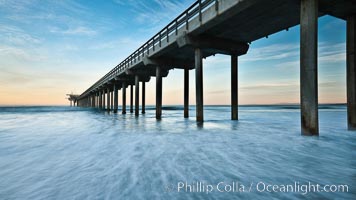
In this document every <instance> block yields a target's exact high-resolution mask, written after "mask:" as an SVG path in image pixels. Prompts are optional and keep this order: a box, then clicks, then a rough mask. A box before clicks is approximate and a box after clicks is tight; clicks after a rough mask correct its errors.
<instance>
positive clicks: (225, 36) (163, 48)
mask: <svg viewBox="0 0 356 200" xmlns="http://www.w3.org/2000/svg"><path fill="white" fill-rule="evenodd" d="M324 15H331V16H334V17H337V18H340V19H343V20H346V21H347V41H346V43H347V48H346V54H347V58H346V62H347V66H346V68H347V70H346V71H347V77H346V79H347V81H346V82H347V86H346V88H347V120H348V128H349V129H350V130H356V72H355V70H356V69H355V60H356V54H355V51H356V49H355V48H356V45H355V44H356V40H355V37H356V33H355V29H356V3H355V1H353V0H337V1H335V0H271V1H266V0H198V1H196V2H195V3H194V4H192V5H191V6H190V7H189V8H188V9H186V10H185V11H184V12H183V13H182V14H180V15H179V16H178V17H177V18H175V19H174V20H173V21H172V22H171V23H169V24H168V25H167V26H166V27H164V28H163V29H162V30H161V31H159V32H158V33H157V34H156V35H154V36H153V37H152V38H151V39H149V40H148V41H147V42H146V43H144V44H143V45H142V46H141V47H140V48H138V49H137V50H136V51H135V52H133V53H132V54H131V55H130V56H128V57H127V58H126V59H125V60H123V61H122V62H121V63H119V64H118V65H117V66H115V67H114V68H113V69H112V70H110V71H109V72H108V73H107V74H106V75H105V76H103V77H102V78H101V79H99V80H98V81H97V82H95V83H94V84H93V85H92V86H91V87H89V88H88V89H87V90H86V91H85V92H83V93H82V94H81V95H80V96H79V97H77V98H76V99H77V103H78V106H82V107H95V108H98V109H103V110H106V111H108V112H114V113H117V112H118V109H119V93H120V94H121V96H122V101H121V102H122V105H121V106H122V109H121V110H122V114H126V97H127V93H126V89H128V88H129V89H130V96H129V98H130V101H129V102H130V107H129V108H130V113H134V114H135V115H136V116H139V115H140V105H139V102H140V96H141V98H142V99H141V102H142V105H141V113H142V114H144V113H145V83H146V82H149V81H151V80H152V79H155V81H156V118H157V119H161V117H162V98H164V96H163V95H162V87H163V80H164V78H167V77H168V75H169V71H170V70H172V69H181V70H182V73H184V80H182V81H181V82H182V87H184V99H182V102H183V103H184V112H183V117H185V118H188V117H189V109H188V107H189V84H190V83H189V70H194V71H195V88H196V121H197V122H199V123H202V122H204V91H203V83H204V77H203V69H204V63H203V60H204V58H207V57H209V56H213V55H215V54H224V55H228V56H230V57H231V74H230V76H231V120H238V57H239V56H241V55H244V54H246V53H248V49H249V44H250V43H251V42H253V41H256V40H258V39H261V38H263V37H268V35H271V34H274V33H277V32H280V31H283V30H288V29H289V28H291V27H293V26H296V25H299V24H300V104H301V134H302V135H319V119H318V61H317V60H318V53H317V52H318V46H317V42H318V18H319V17H321V16H324ZM152 77H154V78H152ZM208 78H209V77H208ZM134 93H135V95H133V94H134ZM133 96H135V99H133ZM277 120H278V119H277Z"/></svg>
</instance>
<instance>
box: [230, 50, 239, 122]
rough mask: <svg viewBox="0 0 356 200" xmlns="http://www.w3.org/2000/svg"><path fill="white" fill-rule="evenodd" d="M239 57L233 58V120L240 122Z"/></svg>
mask: <svg viewBox="0 0 356 200" xmlns="http://www.w3.org/2000/svg"><path fill="white" fill-rule="evenodd" d="M237 59H238V57H237V56H236V55H232V56H231V119H232V120H238V60H237Z"/></svg>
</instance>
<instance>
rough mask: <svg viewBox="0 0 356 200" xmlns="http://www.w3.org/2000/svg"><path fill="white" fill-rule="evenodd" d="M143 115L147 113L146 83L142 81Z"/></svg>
mask: <svg viewBox="0 0 356 200" xmlns="http://www.w3.org/2000/svg"><path fill="white" fill-rule="evenodd" d="M141 103H142V114H145V113H146V82H145V81H142V102H141Z"/></svg>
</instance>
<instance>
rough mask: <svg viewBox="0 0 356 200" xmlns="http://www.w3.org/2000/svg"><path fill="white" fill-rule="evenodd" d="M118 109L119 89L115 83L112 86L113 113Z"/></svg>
mask: <svg viewBox="0 0 356 200" xmlns="http://www.w3.org/2000/svg"><path fill="white" fill-rule="evenodd" d="M118 107H119V89H118V87H117V83H115V84H114V113H117V110H118Z"/></svg>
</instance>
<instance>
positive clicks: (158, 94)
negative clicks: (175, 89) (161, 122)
mask: <svg viewBox="0 0 356 200" xmlns="http://www.w3.org/2000/svg"><path fill="white" fill-rule="evenodd" d="M161 72H162V69H161V67H160V66H157V67H156V119H161V117H162V73H161Z"/></svg>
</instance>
